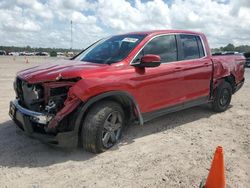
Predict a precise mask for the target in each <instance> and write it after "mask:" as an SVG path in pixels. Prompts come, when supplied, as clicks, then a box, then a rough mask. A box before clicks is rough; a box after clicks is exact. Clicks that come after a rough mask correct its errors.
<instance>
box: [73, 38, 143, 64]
mask: <svg viewBox="0 0 250 188" xmlns="http://www.w3.org/2000/svg"><path fill="white" fill-rule="evenodd" d="M145 36H146V35H139V34H127V35H117V36H113V37H110V38H107V39H102V40H100V41H98V42H97V43H95V44H94V45H91V46H90V47H89V48H87V49H86V50H85V51H83V52H82V53H81V54H79V55H78V56H77V57H76V58H75V59H74V60H78V61H88V62H92V63H100V64H111V63H115V62H119V61H121V60H123V59H124V58H125V57H127V56H128V54H129V53H130V52H131V51H132V50H133V49H134V48H135V47H136V46H137V45H138V44H139V43H140V42H141V41H142V40H143V39H144V38H145Z"/></svg>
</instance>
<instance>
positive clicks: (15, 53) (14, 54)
mask: <svg viewBox="0 0 250 188" xmlns="http://www.w3.org/2000/svg"><path fill="white" fill-rule="evenodd" d="M8 55H10V56H19V52H9V53H8Z"/></svg>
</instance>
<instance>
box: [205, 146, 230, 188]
mask: <svg viewBox="0 0 250 188" xmlns="http://www.w3.org/2000/svg"><path fill="white" fill-rule="evenodd" d="M223 155H224V154H223V148H222V147H221V146H218V147H217V148H216V151H215V153H214V159H213V161H212V165H211V168H210V171H209V174H208V177H207V181H206V183H205V186H204V185H203V186H202V187H205V188H225V187H226V178H225V173H224V169H225V168H224V156H223Z"/></svg>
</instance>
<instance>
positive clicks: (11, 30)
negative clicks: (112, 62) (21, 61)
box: [0, 0, 250, 49]
mask: <svg viewBox="0 0 250 188" xmlns="http://www.w3.org/2000/svg"><path fill="white" fill-rule="evenodd" d="M249 16H250V0H92V1H90V0H73V1H70V0H0V45H4V46H12V45H13V46H27V45H29V46H32V47H59V48H70V47H71V43H70V40H71V34H70V33H71V32H70V31H71V29H70V22H71V20H72V23H73V24H72V31H73V48H75V49H83V48H85V47H87V46H88V45H90V44H91V43H93V42H95V41H96V40H98V39H100V38H103V37H107V36H110V35H115V34H122V33H127V32H131V31H145V30H159V29H185V30H194V31H200V32H203V33H205V34H206V35H207V37H208V41H209V43H210V46H211V47H213V48H215V47H220V46H225V45H227V44H228V43H233V44H234V45H241V44H247V45H250V18H249Z"/></svg>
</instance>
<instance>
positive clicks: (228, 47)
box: [212, 44, 250, 53]
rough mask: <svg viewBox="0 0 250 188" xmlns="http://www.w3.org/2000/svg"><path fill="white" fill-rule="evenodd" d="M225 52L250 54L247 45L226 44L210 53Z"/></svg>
mask: <svg viewBox="0 0 250 188" xmlns="http://www.w3.org/2000/svg"><path fill="white" fill-rule="evenodd" d="M225 51H235V52H240V53H244V52H250V46H248V45H240V46H234V45H233V44H228V45H226V46H224V47H220V48H213V49H212V53H216V52H225Z"/></svg>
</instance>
